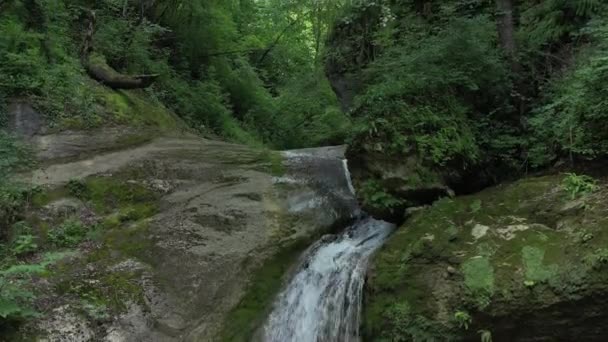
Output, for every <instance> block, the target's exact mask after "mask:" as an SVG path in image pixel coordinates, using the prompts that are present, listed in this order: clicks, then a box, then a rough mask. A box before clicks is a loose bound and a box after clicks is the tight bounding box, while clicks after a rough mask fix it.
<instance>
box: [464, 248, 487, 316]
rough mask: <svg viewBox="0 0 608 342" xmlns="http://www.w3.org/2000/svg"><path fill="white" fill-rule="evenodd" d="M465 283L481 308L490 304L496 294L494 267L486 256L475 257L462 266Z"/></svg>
mask: <svg viewBox="0 0 608 342" xmlns="http://www.w3.org/2000/svg"><path fill="white" fill-rule="evenodd" d="M461 270H462V274H463V275H464V284H465V285H466V287H467V289H468V290H469V291H470V294H471V295H472V297H473V300H474V302H475V303H476V304H477V305H479V306H480V307H481V308H483V307H485V306H486V305H488V304H489V302H490V298H491V297H492V295H493V294H494V267H492V265H491V264H490V261H489V260H488V258H486V257H474V258H471V259H469V260H467V261H466V262H465V263H464V264H462V267H461Z"/></svg>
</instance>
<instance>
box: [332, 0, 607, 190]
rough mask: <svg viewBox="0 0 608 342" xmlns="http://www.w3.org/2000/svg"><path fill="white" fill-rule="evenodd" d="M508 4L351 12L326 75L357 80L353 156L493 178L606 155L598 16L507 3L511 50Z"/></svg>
mask: <svg viewBox="0 0 608 342" xmlns="http://www.w3.org/2000/svg"><path fill="white" fill-rule="evenodd" d="M504 2H505V1H496V4H495V2H492V1H481V0H471V1H463V0H452V1H374V2H364V3H360V4H355V5H353V6H351V8H350V11H349V12H348V14H347V15H345V16H343V17H342V18H341V19H340V20H339V21H338V22H337V24H336V29H335V31H334V34H333V35H332V38H331V53H330V54H329V57H330V59H329V61H330V70H331V71H334V72H335V70H336V69H338V70H339V72H340V73H342V74H350V75H353V74H354V75H356V77H355V80H356V82H357V83H358V86H357V92H356V95H357V97H356V99H355V101H354V104H353V106H352V108H351V111H352V113H353V115H354V117H355V119H356V121H357V122H358V124H357V125H356V127H358V129H357V130H356V131H355V135H354V140H353V142H354V144H355V145H357V146H358V145H360V147H361V148H362V149H363V150H368V151H369V150H373V151H376V152H380V153H383V154H387V155H395V156H407V155H412V154H417V155H418V156H421V157H422V159H423V162H424V163H425V164H426V165H427V166H430V167H435V168H437V167H439V168H441V167H444V166H446V165H447V166H450V167H452V168H455V169H460V170H467V169H470V168H471V167H477V168H480V167H485V168H487V167H490V168H492V169H493V170H494V171H493V176H495V177H497V178H500V177H502V176H504V175H505V174H513V173H512V171H519V172H523V171H526V170H528V169H529V168H536V167H540V166H545V165H547V164H549V163H550V162H552V161H555V160H556V159H558V158H560V157H564V156H568V155H571V157H572V159H576V158H587V159H589V158H598V157H605V156H606V155H608V145H606V142H607V141H608V140H606V138H607V136H606V135H605V134H606V132H605V130H604V129H603V126H604V125H603V124H602V122H603V121H605V117H606V113H607V112H608V105H607V103H606V101H605V98H606V96H605V95H606V94H605V89H604V88H605V87H603V86H602V84H604V83H605V82H606V80H607V79H608V78H607V74H606V70H607V69H606V44H607V42H608V40H607V39H608V36H607V35H606V32H607V31H606V22H605V20H604V19H603V18H605V14H606V6H605V4H603V2H601V1H596V0H584V1H561V0H551V1H542V2H537V1H506V2H508V3H511V5H512V6H513V16H514V18H513V22H512V24H513V28H512V29H513V32H507V33H509V34H510V35H512V36H513V37H514V38H513V39H514V42H513V43H512V44H513V47H510V48H509V50H507V49H506V48H504V47H503V46H502V44H503V37H504V36H505V32H504V30H506V29H508V27H507V28H504V27H502V25H503V24H504V23H503V22H502V21H500V18H501V17H502V16H503V15H504V13H502V12H501V11H499V10H497V9H496V8H497V7H496V6H498V5H500V3H504ZM497 28H498V29H497ZM511 49H515V51H514V52H511ZM336 65H337V66H338V67H336Z"/></svg>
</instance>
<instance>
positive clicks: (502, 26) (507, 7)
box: [495, 0, 517, 61]
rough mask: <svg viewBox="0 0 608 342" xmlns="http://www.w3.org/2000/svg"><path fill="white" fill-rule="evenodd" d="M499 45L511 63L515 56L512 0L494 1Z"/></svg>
mask: <svg viewBox="0 0 608 342" xmlns="http://www.w3.org/2000/svg"><path fill="white" fill-rule="evenodd" d="M495 1H496V12H497V13H496V14H497V17H498V18H497V23H498V36H499V38H500V45H501V47H502V48H503V50H504V51H505V54H506V55H507V57H509V58H510V59H511V61H513V60H514V59H515V55H516V54H517V44H516V43H515V22H514V19H513V0H495Z"/></svg>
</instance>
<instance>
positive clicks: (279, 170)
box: [259, 150, 286, 177]
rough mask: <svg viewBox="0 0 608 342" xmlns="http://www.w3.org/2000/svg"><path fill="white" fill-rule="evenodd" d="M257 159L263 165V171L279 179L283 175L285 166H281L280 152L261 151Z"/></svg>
mask: <svg viewBox="0 0 608 342" xmlns="http://www.w3.org/2000/svg"><path fill="white" fill-rule="evenodd" d="M259 159H260V161H261V162H262V164H263V171H266V172H269V173H270V174H271V175H273V176H275V177H280V176H283V175H284V174H285V171H286V170H285V165H283V156H282V155H281V152H277V151H271V150H263V151H262V152H260V155H259Z"/></svg>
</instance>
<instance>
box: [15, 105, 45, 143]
mask: <svg viewBox="0 0 608 342" xmlns="http://www.w3.org/2000/svg"><path fill="white" fill-rule="evenodd" d="M8 118H9V120H8V130H9V132H11V133H14V134H17V135H20V136H22V137H25V138H31V137H33V136H34V135H36V134H38V133H40V132H41V130H42V125H43V119H42V115H41V114H40V113H38V112H37V111H36V110H35V109H34V108H33V107H32V106H31V105H30V104H29V103H28V102H25V101H15V102H13V103H11V104H10V105H9V106H8Z"/></svg>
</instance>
